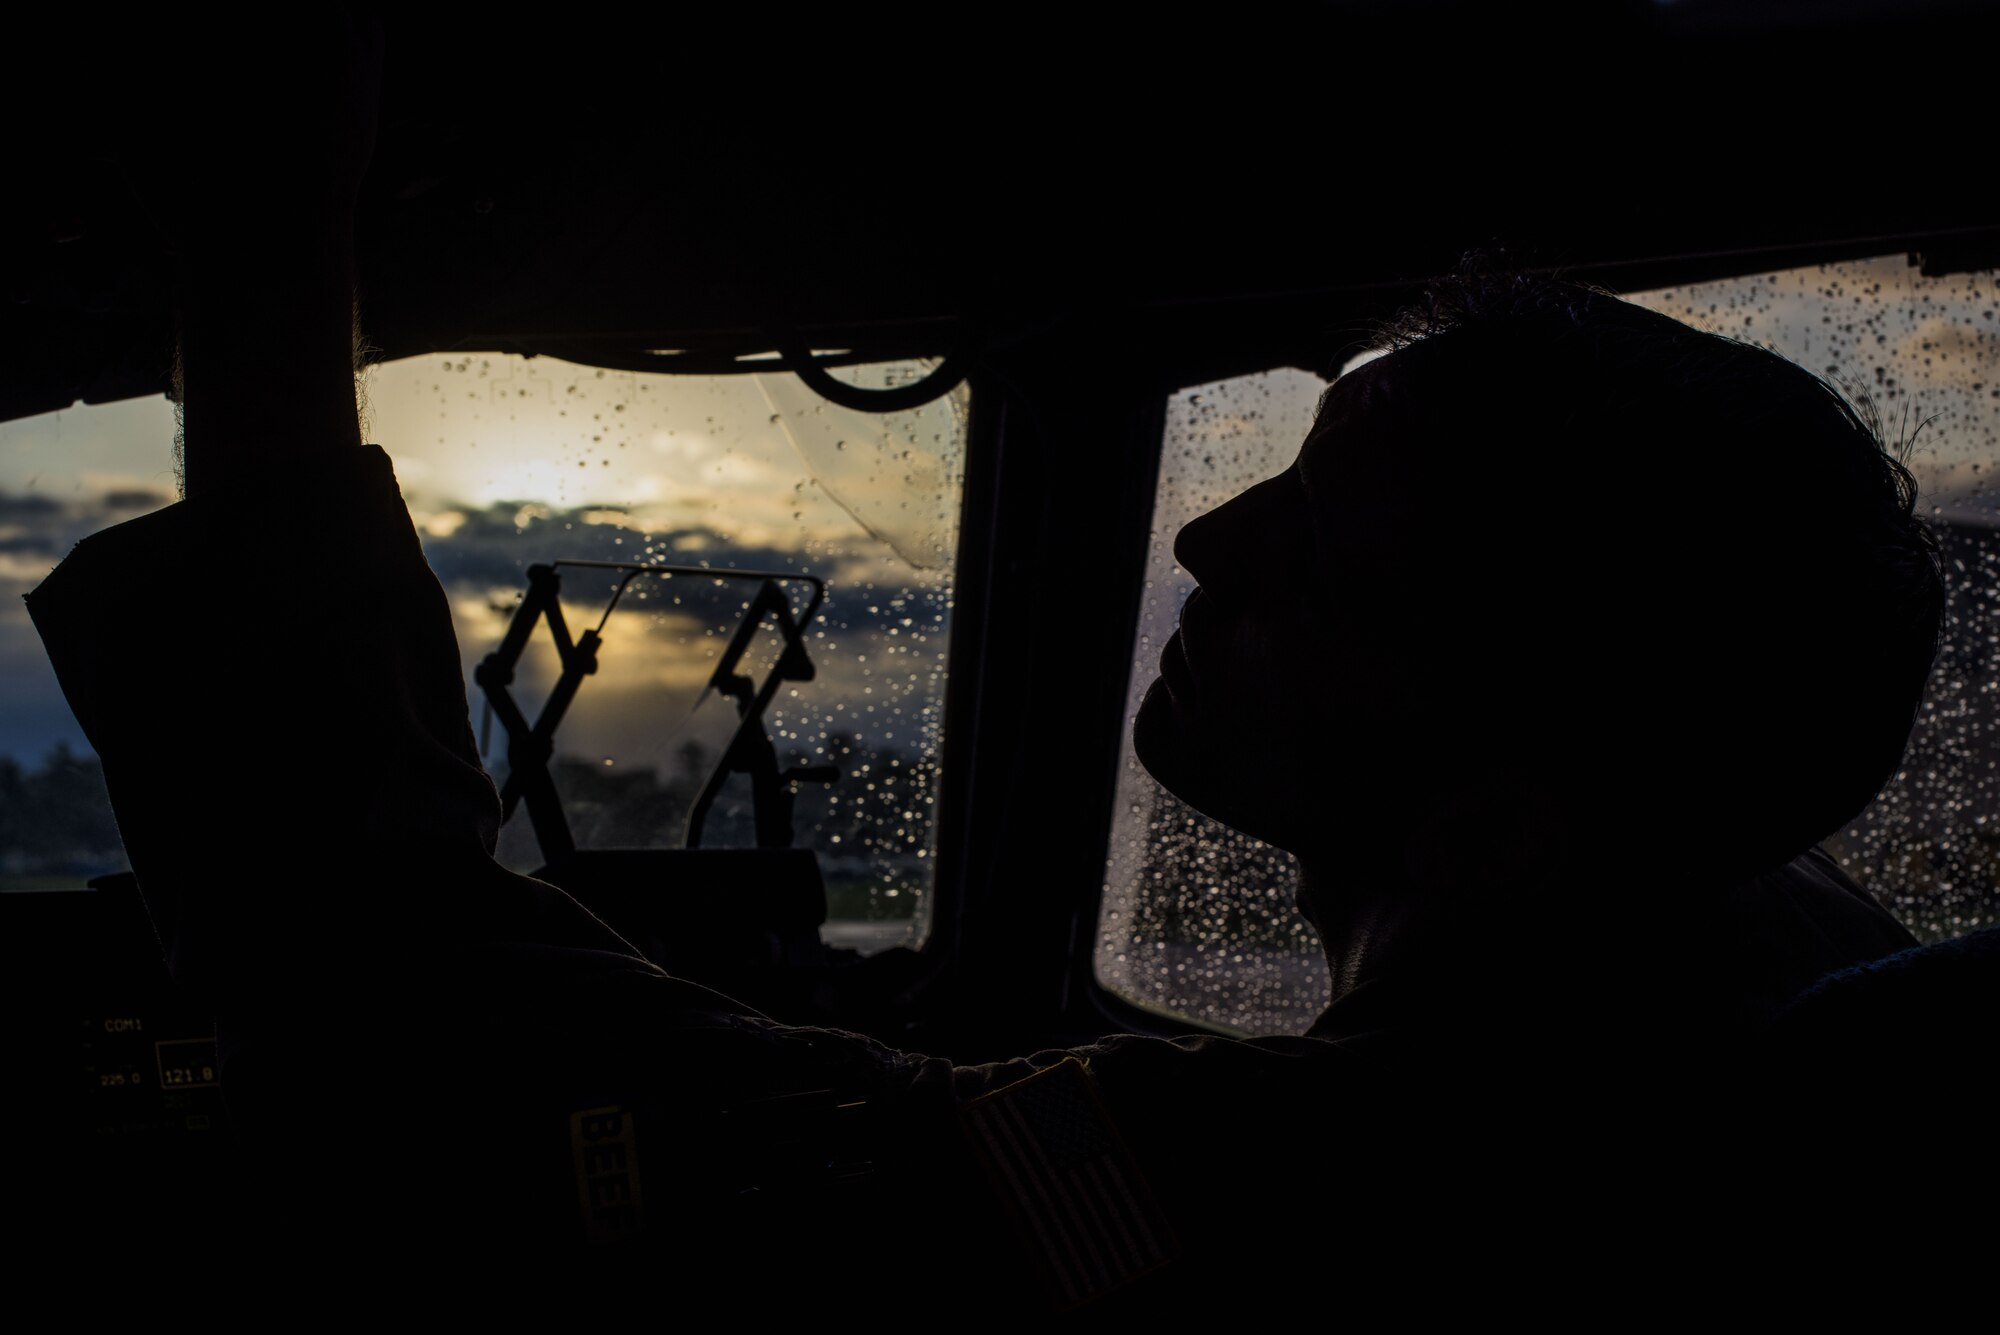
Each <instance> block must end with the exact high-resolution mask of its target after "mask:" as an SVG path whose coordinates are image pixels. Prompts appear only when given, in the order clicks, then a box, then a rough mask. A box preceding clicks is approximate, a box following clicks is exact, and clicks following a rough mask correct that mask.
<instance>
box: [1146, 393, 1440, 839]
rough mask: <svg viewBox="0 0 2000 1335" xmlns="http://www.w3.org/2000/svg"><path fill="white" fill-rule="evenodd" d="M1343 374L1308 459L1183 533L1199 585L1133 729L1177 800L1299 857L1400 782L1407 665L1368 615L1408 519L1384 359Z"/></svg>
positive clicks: (1184, 552)
mask: <svg viewBox="0 0 2000 1335" xmlns="http://www.w3.org/2000/svg"><path fill="white" fill-rule="evenodd" d="M1393 360H1394V359H1393V358H1383V359H1380V360H1377V361H1374V362H1370V363H1368V364H1366V365H1364V366H1362V367H1360V368H1357V369H1356V370H1355V371H1354V372H1352V373H1350V374H1349V375H1346V376H1343V377H1342V378H1341V379H1340V380H1339V381H1338V382H1337V383H1336V385H1335V386H1334V387H1333V389H1331V390H1330V391H1329V392H1328V394H1327V396H1326V398H1325V400H1324V401H1323V403H1322V405H1321V410H1320V414H1319V417H1318V420H1317V421H1316V422H1315V424H1314V427H1313V429H1312V431H1311V432H1310V433H1309V434H1308V436H1307V438H1306V441H1305V444H1304V446H1303V448H1302V449H1301V450H1300V453H1299V457H1298V459H1297V461H1296V462H1295V463H1294V464H1293V465H1292V467H1290V468H1288V469H1286V470H1285V471H1284V472H1283V473H1280V474H1279V475H1277V476H1276V477H1273V478H1269V479H1267V480H1265V481H1263V482H1260V483H1258V484H1257V485H1255V486H1253V487H1251V488H1250V489H1249V490H1247V491H1245V492H1243V493H1241V494H1240V495H1238V496H1236V497H1235V498H1233V499H1232V500H1230V501H1228V502H1226V503H1224V504H1223V505H1221V506H1218V507H1217V508H1216V509H1214V510H1211V511H1209V512H1208V513H1207V514H1204V515H1202V516H1200V517H1198V518H1196V519H1195V520H1193V521H1192V522H1191V523H1189V524H1188V525H1187V526H1186V527H1184V528H1183V529H1182V530H1181V531H1180V534H1179V536H1178V537H1177V538H1176V539H1175V542H1174V555H1175V558H1176V560H1177V561H1178V562H1179V564H1180V565H1181V567H1182V568H1183V569H1185V570H1186V571H1187V572H1188V573H1189V574H1190V575H1192V576H1193V577H1194V579H1195V581H1196V582H1197V585H1198V587H1197V589H1196V590H1195V592H1194V593H1193V594H1192V595H1191V596H1190V597H1189V598H1188V600H1187V602H1186V604H1185V605H1184V606H1183V608H1182V611H1181V622H1180V628H1179V630H1178V631H1177V632H1176V633H1175V634H1174V635H1173V636H1172V637H1171V638H1170V639H1169V640H1168V641H1167V644H1166V646H1165V650H1164V652H1163V653H1162V654H1161V656H1160V676H1159V678H1158V679H1157V680H1156V681H1154V682H1153V684H1152V686H1151V687H1150V688H1148V690H1147V692H1146V696H1145V699H1144V701H1143V703H1142V704H1141V706H1140V709H1139V716H1138V719H1137V720H1136V722H1135V725H1134V745H1135V748H1136V750H1137V752H1138V756H1139V759H1140V760H1141V762H1142V763H1144V764H1145V766H1146V768H1147V769H1148V770H1149V771H1151V772H1152V774H1153V776H1154V777H1155V778H1156V779H1158V780H1159V781H1160V782H1161V783H1162V784H1163V785H1165V786H1166V787H1167V788H1168V789H1169V790H1170V791H1171V792H1173V793H1174V794H1175V795H1176V796H1178V797H1180V798H1182V799H1183V800H1184V801H1187V802H1188V803H1190V804H1191V805H1193V806H1195V807H1196V808H1198V809H1199V810H1201V811H1203V812H1205V813H1206V814H1208V815H1210V816H1213V817H1215V818H1216V819H1218V820H1221V821H1223V822H1225V823H1227V824H1229V825H1233V826H1235V827H1236V828H1238V829H1240V830H1243V831H1245V832H1247V833H1249V834H1252V835H1254V836H1256V837H1258V838H1261V839H1264V840H1266V841H1267V842H1270V843H1274V844H1277V845H1278V846H1280V847H1282V848H1286V849H1289V850H1291V851H1293V852H1303V851H1308V850H1309V849H1311V848H1312V847H1313V846H1314V844H1315V842H1316V840H1318V839H1319V838H1321V837H1326V838H1335V837H1337V833H1336V828H1335V827H1336V826H1340V827H1349V828H1351V827H1352V823H1353V820H1354V818H1357V817H1359V818H1362V819H1366V818H1367V817H1366V812H1367V809H1368V808H1370V807H1374V806H1377V804H1379V803H1380V802H1381V801H1382V800H1383V799H1385V798H1387V797H1389V795H1390V794H1389V792H1388V791H1387V790H1388V789H1390V788H1392V787H1393V786H1394V780H1393V778H1392V777H1391V776H1390V775H1389V774H1388V773H1387V772H1386V770H1385V767H1384V765H1383V764H1382V762H1383V760H1384V759H1385V758H1386V756H1387V754H1388V753H1389V751H1390V749H1391V748H1390V746H1389V741H1390V737H1391V735H1392V734H1393V731H1394V729H1393V716H1394V714H1395V712H1396V706H1395V702H1394V698H1393V697H1394V687H1395V685H1396V678H1397V672H1396V664H1395V662H1394V655H1393V654H1392V652H1391V648H1392V637H1391V636H1390V635H1389V634H1388V632H1387V630H1386V628H1385V626H1384V625H1383V623H1382V622H1381V621H1380V620H1379V619H1378V617H1377V616H1376V614H1375V611H1374V610H1373V609H1377V608H1380V607H1381V606H1383V605H1384V602H1385V600H1386V598H1387V597H1388V595H1389V593H1390V586H1391V585H1392V584H1393V583H1394V572H1395V565H1396V562H1395V560H1394V545H1395V539H1396V536H1397V529H1398V527H1399V525H1398V520H1397V516H1398V513H1399V512H1400V511H1401V510H1402V509H1403V507H1402V505H1401V504H1400V501H1401V498H1400V496H1399V495H1398V490H1397V485H1396V482H1397V479H1396V477H1395V472H1396V470H1395V467H1394V462H1395V460H1394V452H1393V450H1391V449H1389V448H1388V445H1389V442H1388V441H1387V440H1386V439H1384V437H1385V435H1386V431H1385V427H1386V423H1387V419H1388V411H1387V400H1388V397H1389V379H1388V373H1389V371H1390V369H1391V368H1390V366H1389V363H1390V362H1392V361H1393Z"/></svg>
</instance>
